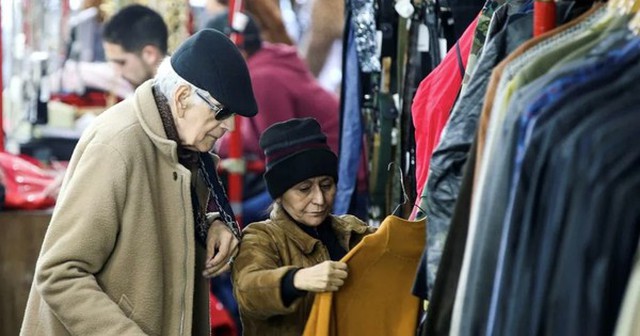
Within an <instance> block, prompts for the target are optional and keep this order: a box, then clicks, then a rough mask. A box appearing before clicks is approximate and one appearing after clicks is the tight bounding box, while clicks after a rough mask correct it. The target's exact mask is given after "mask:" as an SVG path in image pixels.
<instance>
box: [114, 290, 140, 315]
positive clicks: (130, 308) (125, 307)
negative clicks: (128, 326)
mask: <svg viewBox="0 0 640 336" xmlns="http://www.w3.org/2000/svg"><path fill="white" fill-rule="evenodd" d="M118 307H120V309H122V311H123V312H124V314H125V315H126V316H127V317H128V318H133V313H134V312H135V310H136V309H135V306H134V305H133V304H131V301H129V298H128V297H127V296H126V295H124V294H122V296H121V297H120V301H118Z"/></svg>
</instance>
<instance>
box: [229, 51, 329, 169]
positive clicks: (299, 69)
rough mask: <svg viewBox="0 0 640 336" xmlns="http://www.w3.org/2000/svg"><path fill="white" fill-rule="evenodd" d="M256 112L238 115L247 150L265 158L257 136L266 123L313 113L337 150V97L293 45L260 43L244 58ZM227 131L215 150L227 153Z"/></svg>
mask: <svg viewBox="0 0 640 336" xmlns="http://www.w3.org/2000/svg"><path fill="white" fill-rule="evenodd" d="M247 65H248V67H249V75H250V76H251V84H252V86H253V93H254V95H255V97H256V101H257V103H258V114H257V115H256V116H255V117H253V118H244V117H242V118H240V120H241V122H242V125H241V129H242V142H243V144H242V145H243V148H244V151H245V153H246V154H254V155H256V156H258V157H260V158H262V159H264V153H263V152H262V150H261V149H260V146H259V144H258V140H259V139H260V134H262V132H264V130H265V129H267V127H269V126H271V125H273V124H274V123H276V122H280V121H285V120H287V119H290V118H303V117H313V118H315V119H317V120H318V122H319V123H320V125H321V127H322V131H323V132H324V133H325V134H326V135H327V144H328V145H329V147H331V150H332V151H334V153H337V152H338V136H339V134H338V132H339V131H340V127H339V124H338V119H339V118H338V109H339V101H338V97H336V96H335V95H334V94H332V93H330V92H328V91H326V90H325V89H323V88H322V87H321V86H320V85H319V84H318V82H317V81H316V79H315V78H314V77H313V75H312V74H311V72H310V71H309V69H308V67H307V66H306V64H305V63H304V62H303V61H302V59H300V57H299V56H298V53H297V50H296V48H295V47H292V46H288V45H284V44H269V43H266V42H265V43H263V47H262V49H261V50H259V51H258V52H257V53H256V54H254V55H253V56H251V57H250V58H249V59H248V60H247ZM229 140H230V137H229V135H228V134H227V135H225V136H224V137H223V138H221V139H220V141H218V145H217V152H218V154H219V155H220V156H221V157H223V158H226V157H229Z"/></svg>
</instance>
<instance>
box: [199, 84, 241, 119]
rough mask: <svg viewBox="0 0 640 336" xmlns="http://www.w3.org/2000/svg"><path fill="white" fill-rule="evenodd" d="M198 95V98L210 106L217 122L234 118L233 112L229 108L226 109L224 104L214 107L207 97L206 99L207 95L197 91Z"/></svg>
mask: <svg viewBox="0 0 640 336" xmlns="http://www.w3.org/2000/svg"><path fill="white" fill-rule="evenodd" d="M196 94H197V95H198V97H200V98H201V99H202V100H204V102H205V103H207V105H209V108H210V109H211V111H213V116H214V118H216V120H218V121H222V120H225V119H228V118H230V117H231V116H233V112H231V110H229V109H228V108H225V107H224V106H222V104H220V105H214V104H213V103H212V102H210V101H209V100H208V99H207V97H205V95H204V94H203V93H202V92H200V91H198V90H196Z"/></svg>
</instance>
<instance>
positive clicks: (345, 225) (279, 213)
mask: <svg viewBox="0 0 640 336" xmlns="http://www.w3.org/2000/svg"><path fill="white" fill-rule="evenodd" d="M329 218H330V220H331V227H332V228H333V230H334V232H335V233H336V238H337V239H338V241H339V242H340V245H342V247H343V248H344V249H345V251H349V250H350V246H349V241H350V239H351V234H352V233H353V232H356V233H358V234H364V233H365V232H366V231H367V227H366V226H364V225H358V224H355V223H350V222H348V221H345V220H344V219H342V218H340V217H336V216H333V215H329ZM271 220H272V221H274V222H277V223H279V225H280V226H281V227H282V228H283V229H284V230H285V232H286V233H287V235H288V236H289V239H291V240H292V241H293V243H294V244H295V245H296V246H298V248H299V249H300V250H301V251H302V252H303V253H304V254H310V253H311V252H313V250H314V248H315V246H316V244H320V243H321V242H320V240H318V239H315V238H313V237H311V236H310V235H308V234H307V233H306V232H304V231H303V230H302V229H301V228H300V227H298V225H297V224H296V223H294V222H293V220H292V219H291V218H290V217H289V216H288V215H287V214H286V213H285V212H284V210H282V209H281V208H278V209H276V210H275V211H273V212H272V213H271Z"/></svg>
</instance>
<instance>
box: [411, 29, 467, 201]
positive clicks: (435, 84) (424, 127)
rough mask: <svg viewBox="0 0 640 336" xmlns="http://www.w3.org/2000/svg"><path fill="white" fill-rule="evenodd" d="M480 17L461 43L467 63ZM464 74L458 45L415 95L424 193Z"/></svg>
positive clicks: (418, 170)
mask: <svg viewBox="0 0 640 336" xmlns="http://www.w3.org/2000/svg"><path fill="white" fill-rule="evenodd" d="M477 23H478V19H477V18H476V19H475V20H474V21H473V22H471V24H470V25H469V27H467V30H465V31H464V33H463V34H462V36H461V37H460V39H459V40H458V44H459V46H460V53H461V54H462V62H463V64H464V66H465V67H466V66H467V59H468V58H469V52H470V51H471V45H472V42H473V34H474V31H475V29H476V25H477ZM462 76H464V74H461V73H460V66H459V63H458V52H457V51H456V48H455V46H454V47H453V48H451V49H450V50H449V52H448V53H447V55H446V56H445V58H444V59H443V60H442V62H441V63H440V64H439V65H438V66H437V67H436V68H435V69H433V71H431V73H430V74H429V75H428V76H427V77H425V79H423V80H422V82H420V86H419V87H418V90H417V91H416V95H415V97H414V98H413V105H411V114H412V116H413V125H414V126H415V129H416V131H415V134H416V183H417V186H416V190H417V191H418V193H417V195H418V196H420V195H422V189H423V187H424V184H425V182H426V181H427V175H428V174H429V161H430V160H431V154H432V153H433V150H434V149H435V147H436V146H437V145H438V142H439V141H440V133H441V132H442V129H443V128H444V125H445V124H446V123H447V120H448V119H449V113H450V112H451V109H452V108H453V104H454V103H455V101H456V97H457V96H458V91H459V90H460V86H461V85H462Z"/></svg>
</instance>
